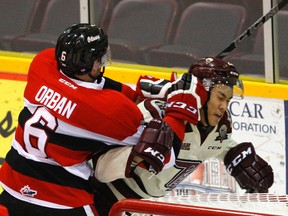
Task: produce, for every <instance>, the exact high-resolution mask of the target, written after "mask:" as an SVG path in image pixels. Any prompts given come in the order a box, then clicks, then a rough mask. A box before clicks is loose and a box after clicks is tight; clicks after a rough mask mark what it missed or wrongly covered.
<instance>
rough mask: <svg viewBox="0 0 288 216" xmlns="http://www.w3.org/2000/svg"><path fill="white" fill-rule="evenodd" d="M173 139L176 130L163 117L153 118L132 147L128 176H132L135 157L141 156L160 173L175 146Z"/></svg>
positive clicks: (127, 168)
mask: <svg viewBox="0 0 288 216" xmlns="http://www.w3.org/2000/svg"><path fill="white" fill-rule="evenodd" d="M173 139H174V132H173V131H172V129H171V128H170V126H169V125H168V124H167V123H166V122H164V121H163V120H162V119H153V120H151V121H150V122H149V123H148V125H147V126H146V128H145V129H144V130H143V132H142V134H141V136H140V139H139V141H138V143H137V144H136V145H135V146H134V147H133V149H132V152H131V154H130V156H129V159H128V162H127V167H126V172H125V175H126V177H130V176H131V172H132V171H133V169H131V165H132V160H133V159H134V158H141V159H142V160H143V161H145V163H147V164H148V165H150V166H151V167H152V171H153V172H155V173H156V174H157V173H159V172H160V171H161V170H162V169H163V167H164V161H165V158H166V157H167V155H169V153H170V150H171V148H172V146H173ZM134 162H135V161H134Z"/></svg>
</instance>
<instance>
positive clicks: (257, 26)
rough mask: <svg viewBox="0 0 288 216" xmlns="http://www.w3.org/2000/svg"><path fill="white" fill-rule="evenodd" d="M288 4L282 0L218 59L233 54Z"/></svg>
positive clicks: (220, 54)
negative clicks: (243, 42)
mask: <svg viewBox="0 0 288 216" xmlns="http://www.w3.org/2000/svg"><path fill="white" fill-rule="evenodd" d="M287 3H288V0H282V1H281V2H280V3H279V4H276V5H275V6H274V7H272V8H271V10H270V11H269V12H268V13H266V14H265V15H263V16H262V17H260V19H258V20H257V21H256V22H255V23H253V24H252V25H251V26H250V27H249V28H248V29H247V30H245V31H244V32H243V33H242V34H241V35H240V36H239V37H237V38H236V39H235V40H234V41H233V42H232V43H231V44H230V45H229V46H228V47H226V49H224V50H223V51H222V52H221V53H219V54H218V55H217V56H216V57H217V58H220V59H223V58H224V57H226V56H227V55H228V54H229V53H230V52H232V51H233V50H234V49H235V48H236V47H238V45H239V44H240V43H241V42H242V41H244V40H245V39H247V38H248V37H250V36H251V35H253V34H254V33H255V32H256V30H257V29H258V28H259V27H260V26H262V25H263V24H264V23H265V22H266V21H267V20H269V19H270V18H272V17H273V16H274V15H275V14H277V12H278V11H279V10H281V9H282V8H283V7H284V6H285V5H286V4H287Z"/></svg>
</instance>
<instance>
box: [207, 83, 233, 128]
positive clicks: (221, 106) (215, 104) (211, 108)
mask: <svg viewBox="0 0 288 216" xmlns="http://www.w3.org/2000/svg"><path fill="white" fill-rule="evenodd" d="M232 97H233V89H232V88H231V87H229V86H227V85H222V84H219V85H215V86H214V88H213V89H212V90H211V95H210V99H209V101H208V102H207V110H208V111H207V112H208V121H209V124H210V125H211V126H215V125H217V124H218V122H219V121H220V119H221V118H222V116H223V114H224V113H225V111H226V110H227V108H228V105H229V102H230V100H231V98H232Z"/></svg>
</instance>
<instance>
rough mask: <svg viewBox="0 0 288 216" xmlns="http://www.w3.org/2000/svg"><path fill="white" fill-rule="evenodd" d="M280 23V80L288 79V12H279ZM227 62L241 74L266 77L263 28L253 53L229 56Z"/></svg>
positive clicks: (259, 31)
mask: <svg viewBox="0 0 288 216" xmlns="http://www.w3.org/2000/svg"><path fill="white" fill-rule="evenodd" d="M277 23H278V47H279V49H278V51H279V72H280V78H282V79H288V61H287V59H288V52H287V38H288V25H287V23H288V10H283V11H279V12H278V14H277ZM226 60H228V61H230V62H231V63H233V64H234V65H235V66H236V68H237V69H238V70H239V72H240V73H241V74H245V75H252V76H259V77H264V36H263V27H260V28H259V29H258V30H257V33H256V37H255V43H254V47H253V50H252V52H251V53H243V52H242V53H241V52H240V53H237V52H235V53H234V54H233V55H231V56H227V58H226Z"/></svg>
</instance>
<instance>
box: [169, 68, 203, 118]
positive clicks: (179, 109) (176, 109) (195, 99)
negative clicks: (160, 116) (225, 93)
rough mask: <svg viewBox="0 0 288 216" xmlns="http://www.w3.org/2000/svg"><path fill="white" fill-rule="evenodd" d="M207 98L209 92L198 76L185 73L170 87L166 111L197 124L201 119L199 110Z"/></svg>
mask: <svg viewBox="0 0 288 216" xmlns="http://www.w3.org/2000/svg"><path fill="white" fill-rule="evenodd" d="M207 98H208V93H207V91H206V90H205V87H204V86H203V84H202V83H201V82H200V81H198V79H197V77H195V76H193V75H192V74H190V73H184V74H182V76H181V77H180V78H179V79H177V80H176V81H174V82H172V84H171V87H170V88H169V89H168V95H167V107H166V109H165V113H166V115H168V116H172V117H174V118H178V119H182V120H186V121H188V122H190V123H192V124H197V123H198V121H199V120H200V113H199V110H200V108H201V107H202V105H203V104H204V103H205V102H206V100H207Z"/></svg>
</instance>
